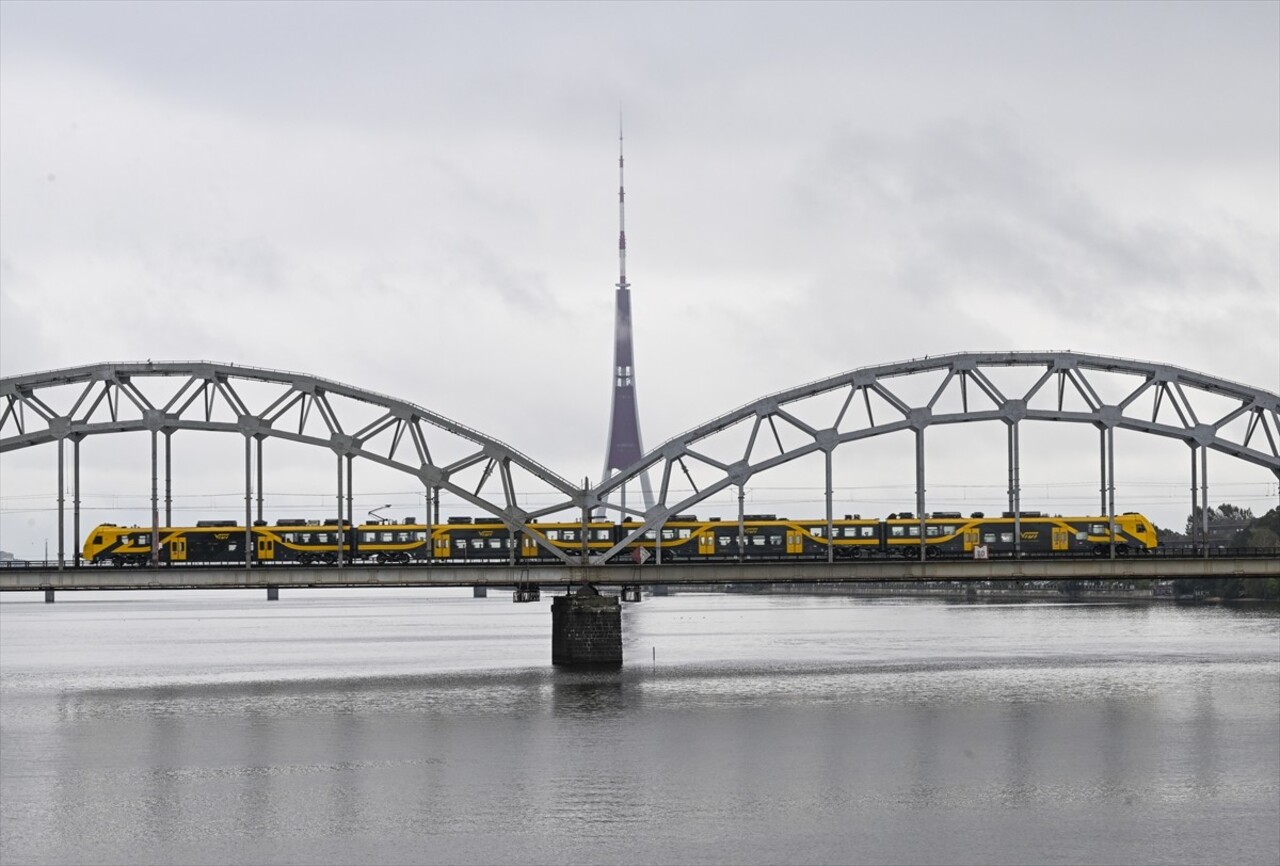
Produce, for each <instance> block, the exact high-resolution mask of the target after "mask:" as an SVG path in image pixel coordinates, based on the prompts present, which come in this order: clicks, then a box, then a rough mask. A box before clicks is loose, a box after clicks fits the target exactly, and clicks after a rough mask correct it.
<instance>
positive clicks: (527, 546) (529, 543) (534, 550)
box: [520, 532, 538, 556]
mask: <svg viewBox="0 0 1280 866" xmlns="http://www.w3.org/2000/svg"><path fill="white" fill-rule="evenodd" d="M520 555H521V556H537V555H538V542H536V541H534V540H533V538H532V536H529V535H526V534H525V533H523V532H522V533H520Z"/></svg>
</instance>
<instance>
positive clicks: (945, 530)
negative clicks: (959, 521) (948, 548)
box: [942, 526, 956, 535]
mask: <svg viewBox="0 0 1280 866" xmlns="http://www.w3.org/2000/svg"><path fill="white" fill-rule="evenodd" d="M942 534H943V535H955V534H956V528H955V527H954V526H944V527H942Z"/></svg>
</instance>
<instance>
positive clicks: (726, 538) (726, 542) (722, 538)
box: [716, 535, 733, 547]
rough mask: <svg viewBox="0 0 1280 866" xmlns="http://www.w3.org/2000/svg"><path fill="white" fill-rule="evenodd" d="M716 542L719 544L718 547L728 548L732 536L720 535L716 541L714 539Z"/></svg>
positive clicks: (731, 541)
mask: <svg viewBox="0 0 1280 866" xmlns="http://www.w3.org/2000/svg"><path fill="white" fill-rule="evenodd" d="M716 540H717V541H719V542H720V546H721V547H728V546H729V545H730V544H732V543H733V536H732V535H722V536H720V537H719V538H718V539H716Z"/></svg>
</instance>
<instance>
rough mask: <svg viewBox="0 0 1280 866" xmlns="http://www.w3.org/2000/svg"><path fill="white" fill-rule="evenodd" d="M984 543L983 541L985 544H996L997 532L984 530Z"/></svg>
mask: <svg viewBox="0 0 1280 866" xmlns="http://www.w3.org/2000/svg"><path fill="white" fill-rule="evenodd" d="M982 543H983V544H995V543H996V534H995V533H994V532H984V533H982Z"/></svg>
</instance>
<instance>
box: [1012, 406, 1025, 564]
mask: <svg viewBox="0 0 1280 866" xmlns="http://www.w3.org/2000/svg"><path fill="white" fill-rule="evenodd" d="M1019 448H1020V443H1019V440H1018V422H1017V421H1014V422H1013V423H1012V424H1010V425H1009V502H1010V504H1011V505H1012V506H1013V507H1012V508H1011V509H1010V510H1011V511H1013V556H1014V558H1015V559H1021V558H1022V465H1021V461H1020V459H1019V453H1018V451H1019Z"/></svg>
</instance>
